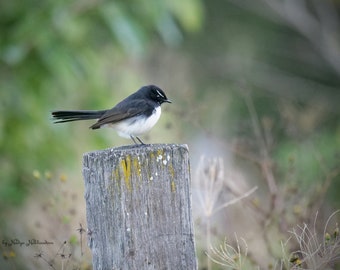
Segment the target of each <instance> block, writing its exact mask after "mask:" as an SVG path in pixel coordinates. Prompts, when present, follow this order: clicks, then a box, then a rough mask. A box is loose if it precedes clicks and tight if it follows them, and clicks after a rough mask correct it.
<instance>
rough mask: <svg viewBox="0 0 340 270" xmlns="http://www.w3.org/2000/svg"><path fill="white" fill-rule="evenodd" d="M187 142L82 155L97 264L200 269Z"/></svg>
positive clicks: (97, 268) (114, 269)
mask: <svg viewBox="0 0 340 270" xmlns="http://www.w3.org/2000/svg"><path fill="white" fill-rule="evenodd" d="M189 170H190V167H189V152H188V148H187V146H186V145H173V144H171V145H169V144H167V145H165V144H160V145H142V146H140V145H138V146H135V145H132V146H124V147H119V148H114V149H107V150H103V151H96V152H91V153H87V154H85V155H84V167H83V175H84V180H85V200H86V211H87V214H86V215H87V227H88V230H89V235H88V240H89V247H90V248H91V250H92V262H93V269H94V270H125V269H126V270H134V269H138V270H139V269H156V270H159V269H185V270H191V269H197V261H196V256H195V244H194V233H193V221H192V213H191V192H190V171H189Z"/></svg>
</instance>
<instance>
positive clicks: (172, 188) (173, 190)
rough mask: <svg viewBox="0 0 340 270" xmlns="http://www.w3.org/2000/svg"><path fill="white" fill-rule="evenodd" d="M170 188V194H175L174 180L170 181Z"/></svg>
mask: <svg viewBox="0 0 340 270" xmlns="http://www.w3.org/2000/svg"><path fill="white" fill-rule="evenodd" d="M170 186H171V192H175V191H176V183H175V181H174V180H171V184H170Z"/></svg>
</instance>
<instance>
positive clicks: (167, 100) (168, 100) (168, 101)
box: [164, 99, 172, 103]
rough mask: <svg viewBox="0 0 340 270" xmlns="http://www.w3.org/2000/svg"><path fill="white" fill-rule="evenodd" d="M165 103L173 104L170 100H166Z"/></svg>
mask: <svg viewBox="0 0 340 270" xmlns="http://www.w3.org/2000/svg"><path fill="white" fill-rule="evenodd" d="M164 102H167V103H172V101H171V100H170V99H166V100H164Z"/></svg>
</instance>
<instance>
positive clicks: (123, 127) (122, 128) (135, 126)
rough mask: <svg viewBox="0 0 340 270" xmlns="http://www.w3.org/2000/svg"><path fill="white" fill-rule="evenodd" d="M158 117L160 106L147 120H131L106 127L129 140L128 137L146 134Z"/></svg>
mask: <svg viewBox="0 0 340 270" xmlns="http://www.w3.org/2000/svg"><path fill="white" fill-rule="evenodd" d="M160 116H161V106H158V107H157V108H156V109H155V110H154V111H153V113H152V115H150V117H149V118H140V119H138V120H136V118H131V119H128V120H125V121H122V122H119V123H116V124H112V125H108V126H109V127H111V128H114V129H115V130H117V133H118V135H119V136H121V137H124V138H130V135H132V136H139V135H141V134H143V133H145V132H148V131H149V130H150V129H151V128H152V127H153V126H154V125H155V124H156V123H157V121H158V119H159V117H160Z"/></svg>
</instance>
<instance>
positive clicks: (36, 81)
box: [0, 0, 340, 269]
mask: <svg viewBox="0 0 340 270" xmlns="http://www.w3.org/2000/svg"><path fill="white" fill-rule="evenodd" d="M339 11H340V3H339V1H335V0H334V1H330V0H324V1H318V0H315V1H302V0H298V1H279V0H256V1H252V0H246V1H236V0H235V1H233V0H216V1H199V0H186V1H181V0H168V1H158V0H140V1H136V0H129V1H100V0H99V1H89V0H84V1H65V0H63V1H50V0H46V1H34V0H25V1H2V2H1V3H0V35H1V36H0V37H1V39H0V89H1V90H0V153H1V155H0V179H1V185H0V218H1V220H2V222H1V225H0V229H1V233H0V236H1V237H2V239H1V240H2V245H1V251H2V259H1V260H0V268H1V269H47V268H48V267H50V268H51V269H53V268H52V267H51V266H50V265H49V264H47V263H46V262H45V261H44V259H45V260H46V261H50V260H51V258H53V259H54V261H55V264H53V267H55V268H56V269H61V267H60V264H61V262H60V261H62V260H61V259H60V258H59V257H60V256H59V255H60V250H59V246H60V249H61V250H64V249H66V248H68V249H69V251H65V252H69V253H70V254H71V253H72V259H73V258H74V259H73V261H72V262H70V260H65V261H63V262H65V263H66V261H67V262H68V263H69V264H68V265H67V266H66V267H64V269H91V266H90V265H91V260H90V255H89V251H88V250H86V249H87V247H86V244H84V243H81V241H85V239H83V240H81V237H82V235H81V234H79V231H77V228H79V226H80V225H79V223H81V224H82V226H84V227H86V222H85V209H84V200H83V182H82V175H81V162H82V154H83V153H84V152H88V151H92V150H97V149H104V148H108V147H114V146H120V145H123V144H129V143H130V141H128V140H125V139H122V138H119V137H118V136H117V135H116V133H115V132H112V131H111V130H100V131H91V130H89V129H88V126H89V125H90V124H91V122H86V121H85V122H78V123H73V124H63V125H53V124H52V122H51V117H50V112H51V111H52V110H55V109H106V108H110V107H112V106H113V105H115V104H116V103H117V102H118V101H119V100H121V99H122V98H124V97H126V96H127V95H129V94H131V93H132V92H134V91H136V90H137V89H138V88H139V87H141V86H142V85H146V84H156V85H158V86H160V87H161V88H162V89H163V90H164V91H165V93H166V94H167V96H168V98H169V99H171V100H172V101H173V104H170V105H168V104H165V106H163V114H162V117H161V119H160V121H159V123H158V124H157V126H156V127H155V128H154V129H153V130H152V131H151V132H150V134H148V135H146V136H144V137H143V138H144V139H145V141H146V142H147V143H186V144H188V145H189V148H190V151H191V161H192V165H193V166H192V178H193V179H192V182H193V207H194V209H193V211H194V214H195V226H196V239H197V255H198V258H199V265H200V269H228V268H223V267H222V268H221V266H218V265H217V264H213V263H212V262H211V261H209V260H208V259H207V257H206V255H205V251H206V250H208V249H209V246H207V245H206V244H205V243H206V241H207V239H205V237H206V233H205V232H206V231H205V230H206V228H207V226H206V220H207V219H208V220H209V228H210V229H209V230H210V231H209V232H210V233H211V237H209V241H210V243H209V244H212V245H213V244H214V243H219V241H223V239H224V237H225V236H227V237H229V236H231V237H233V233H234V231H238V232H237V233H238V235H239V236H241V237H244V238H245V239H246V240H248V241H249V249H251V248H253V249H254V250H252V253H253V254H252V256H251V258H250V259H249V263H248V266H247V267H248V268H247V269H253V268H251V267H255V266H260V267H261V269H267V268H266V267H270V265H274V264H275V261H276V260H279V259H280V258H281V257H280V254H279V252H278V251H277V249H278V248H277V246H275V245H278V244H279V239H285V238H288V237H289V236H287V231H288V230H289V229H290V228H292V227H293V226H295V225H296V224H299V223H300V222H306V223H309V222H311V221H313V220H314V217H315V215H316V213H317V212H318V216H317V219H318V221H320V224H323V223H322V221H324V220H326V219H327V217H328V216H329V215H330V213H332V212H333V211H334V210H336V209H337V208H339V203H340V196H339V188H340V184H339V180H340V162H339V161H340V117H339V116H340V106H339V103H340V76H339V75H340V36H339V35H340V19H339ZM202 156H204V157H205V159H206V160H208V161H207V162H202ZM214 157H219V158H220V160H222V161H221V164H220V165H218V166H216V162H215V163H214V161H213V160H214V159H213V158H214ZM200 160H201V161H200ZM209 160H210V161H209ZM215 161H216V160H215ZM207 164H208V165H207ZM209 164H210V165H209ZM214 164H215V165H214ZM206 166H208V169H209V168H210V169H214V170H217V171H219V172H220V173H222V172H223V174H222V175H223V176H221V177H222V180H223V181H222V184H221V185H220V186H217V187H218V190H217V193H216V194H217V195H216V194H214V196H215V197H214V198H213V201H214V202H215V203H216V206H217V205H223V204H224V202H225V201H228V200H231V199H232V198H235V197H237V195H240V194H243V193H244V192H246V191H248V190H249V189H251V188H252V187H254V186H258V187H259V188H258V190H257V191H256V192H255V193H254V194H252V195H251V198H250V197H249V198H247V199H248V201H249V203H250V204H252V206H251V207H249V208H247V205H246V204H243V205H242V204H241V203H239V205H238V206H237V205H235V208H234V209H231V208H233V207H234V206H233V205H232V206H230V207H227V208H225V209H224V208H223V209H222V210H221V211H220V212H221V213H220V215H219V217H218V218H216V217H213V216H212V215H210V214H209V213H208V214H206V215H203V216H202V215H201V214H200V213H202V211H201V210H202V207H203V209H204V207H205V206H204V205H203V206H202V205H201V204H200V203H199V199H198V198H199V197H200V196H201V197H202V196H203V197H205V196H208V197H209V194H208V195H207V194H205V193H204V192H205V191H204V190H202V186H200V181H201V180H202V178H207V179H208V180H211V181H212V182H214V181H215V180H214V179H210V176H211V175H210V174H207V175H204V171H205V170H204V168H205V167H206ZM209 166H210V167H209ZM218 175H220V174H218ZM200 178H201V180H200ZM203 180H204V179H203ZM215 182H216V181H215ZM215 182H214V183H215ZM230 182H232V184H230ZM200 187H201V188H200ZM210 195H211V194H210ZM273 198H274V199H273ZM277 198H278V199H277ZM249 211H250V212H251V214H249ZM257 213H264V214H263V216H262V217H260V218H255V217H254V216H257ZM249 215H251V216H252V215H253V217H254V220H256V221H257V222H258V224H260V225H259V227H261V224H266V226H267V225H268V222H265V221H268V220H270V222H269V223H270V224H271V225H272V226H269V227H270V228H269V229H268V230H264V231H263V230H260V231H261V233H256V232H257V230H259V228H255V227H251V228H249V227H247V226H246V225H245V224H248V223H249V220H248V221H247V217H249ZM282 223H284V225H282ZM248 225H249V224H248ZM320 226H322V225H320ZM266 228H267V227H266ZM249 231H250V232H253V234H252V235H250V236H249V234H248V233H246V232H249ZM321 231H322V230H321ZM267 232H268V234H270V235H273V232H279V233H278V234H277V235H278V237H277V239H276V238H275V239H272V238H268V235H267V237H264V236H263V235H264V234H267ZM254 235H257V236H254ZM257 237H260V238H261V239H260V240H259V239H257ZM11 239H18V240H20V241H26V239H39V240H45V239H46V240H51V241H53V242H54V243H55V245H53V247H49V249H51V251H49V252H50V253H49V252H47V251H46V250H45V247H41V246H39V245H37V246H32V247H26V248H25V247H20V246H18V245H13V246H7V245H6V244H5V242H4V240H6V241H7V240H11ZM64 239H65V240H67V243H68V244H67V245H66V244H63V243H64ZM263 239H267V240H263ZM268 239H272V240H271V241H269V240H268ZM263 242H264V243H263ZM57 243H60V245H59V244H57ZM251 243H255V244H254V245H253V246H252V244H251ZM273 246H274V247H273ZM259 247H261V248H262V249H263V250H264V251H263V252H262V253H261V254H257V255H254V254H256V249H257V248H259ZM261 248H260V249H261ZM292 248H293V247H292ZM42 249H43V250H42ZM80 249H81V251H79V250H80ZM83 250H86V252H85V253H86V254H85V255H84V256H81V255H79V254H81V252H82V251H83ZM42 251H44V252H42ZM289 251H292V250H290V249H289ZM40 253H43V255H42V254H40ZM39 254H40V255H41V256H38V255H39ZM75 254H78V256H77V255H75ZM72 267H73V268H72ZM244 269H246V268H244ZM272 269H273V268H272Z"/></svg>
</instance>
